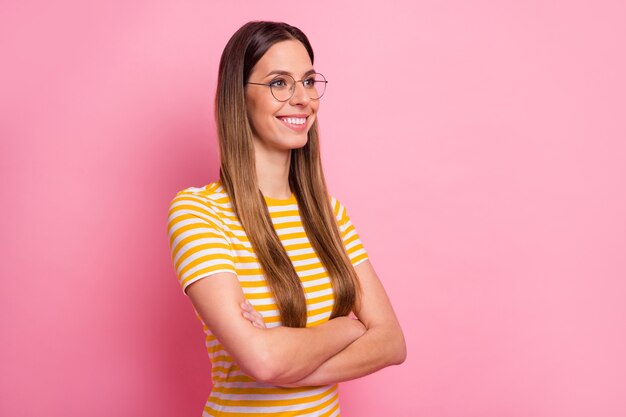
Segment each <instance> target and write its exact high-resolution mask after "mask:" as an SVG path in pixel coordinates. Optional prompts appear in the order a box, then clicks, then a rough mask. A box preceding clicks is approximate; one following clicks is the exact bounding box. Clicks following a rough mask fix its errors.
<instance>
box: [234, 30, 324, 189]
mask: <svg viewBox="0 0 626 417" xmlns="http://www.w3.org/2000/svg"><path fill="white" fill-rule="evenodd" d="M312 69H314V68H313V64H312V63H311V59H310V58H309V55H308V53H307V52H306V49H305V48H304V45H302V43H300V42H299V41H295V40H289V41H283V42H278V43H276V44H274V45H272V47H271V48H269V49H268V50H267V52H266V53H265V55H263V57H261V59H260V60H259V61H258V62H257V64H256V65H255V66H254V68H253V69H252V72H251V73H250V77H249V79H248V80H249V81H251V82H257V83H269V82H270V81H271V80H272V79H273V78H274V77H275V76H276V74H272V75H267V74H268V73H269V72H271V71H274V70H284V71H288V72H290V73H291V75H292V76H293V77H294V79H295V80H301V79H303V78H304V74H305V73H306V72H307V71H309V70H312ZM245 94H246V105H247V108H248V118H249V119H250V121H251V122H252V132H253V138H254V152H255V162H256V172H257V178H258V181H259V188H260V189H261V192H262V193H263V195H265V196H267V197H271V198H278V199H286V198H289V197H290V196H291V190H290V189H289V181H288V179H289V164H290V158H291V149H297V148H301V147H303V146H304V145H306V142H307V139H308V138H307V133H308V129H306V130H303V131H302V132H296V131H294V130H292V129H290V128H289V127H287V126H285V125H284V124H283V122H281V121H280V120H279V119H277V118H276V116H280V115H290V114H307V115H309V116H308V117H307V121H306V124H307V127H308V128H310V127H311V126H312V125H313V122H314V121H315V119H316V117H317V111H318V109H319V105H320V101H319V100H311V99H310V98H309V95H308V94H307V92H306V91H305V89H304V86H303V85H302V83H296V87H295V91H294V94H293V97H291V99H290V100H288V101H286V102H280V101H278V100H276V99H274V97H273V96H272V94H271V92H270V88H269V87H265V86H260V85H253V84H248V85H246V91H245Z"/></svg>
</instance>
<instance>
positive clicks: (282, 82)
mask: <svg viewBox="0 0 626 417" xmlns="http://www.w3.org/2000/svg"><path fill="white" fill-rule="evenodd" d="M295 83H296V80H294V79H293V77H292V76H291V75H279V76H277V77H274V78H273V79H272V81H270V88H271V89H272V94H273V95H274V98H276V100H278V101H287V100H289V99H290V98H291V95H292V93H293V86H294V85H295Z"/></svg>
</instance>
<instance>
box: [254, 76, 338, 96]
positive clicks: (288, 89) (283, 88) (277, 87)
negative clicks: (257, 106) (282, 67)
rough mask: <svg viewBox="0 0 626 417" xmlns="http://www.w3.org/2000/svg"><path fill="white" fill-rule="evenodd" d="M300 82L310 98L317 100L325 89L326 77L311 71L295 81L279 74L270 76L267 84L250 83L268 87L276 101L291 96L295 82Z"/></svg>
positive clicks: (290, 77) (294, 89)
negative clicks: (270, 79)
mask: <svg viewBox="0 0 626 417" xmlns="http://www.w3.org/2000/svg"><path fill="white" fill-rule="evenodd" d="M297 82H298V83H302V85H303V86H304V90H305V91H306V92H307V94H308V95H309V98H310V99H311V100H319V99H320V97H322V96H323V95H324V91H326V84H327V83H328V81H326V78H324V76H323V75H322V74H320V73H313V74H310V75H308V76H307V77H306V78H305V79H303V80H298V81H296V80H295V79H294V78H293V77H292V76H291V75H288V74H281V75H277V76H276V77H274V78H272V81H270V82H269V83H267V84H263V83H251V82H248V83H247V84H254V85H264V86H266V87H269V88H270V91H271V92H272V95H273V96H274V98H275V99H276V100H278V101H287V100H289V99H290V98H291V97H293V93H294V92H295V91H296V83H297Z"/></svg>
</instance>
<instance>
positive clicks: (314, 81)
mask: <svg viewBox="0 0 626 417" xmlns="http://www.w3.org/2000/svg"><path fill="white" fill-rule="evenodd" d="M302 84H303V85H304V88H305V89H306V91H307V92H308V93H309V97H311V98H312V99H313V100H317V99H318V98H320V97H322V96H323V95H324V91H326V78H324V76H323V75H322V74H311V75H309V76H308V77H306V78H305V79H304V80H303V81H302Z"/></svg>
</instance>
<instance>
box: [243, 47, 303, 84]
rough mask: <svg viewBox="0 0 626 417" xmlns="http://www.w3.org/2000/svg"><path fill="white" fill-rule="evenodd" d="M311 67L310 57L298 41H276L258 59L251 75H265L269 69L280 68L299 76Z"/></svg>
mask: <svg viewBox="0 0 626 417" xmlns="http://www.w3.org/2000/svg"><path fill="white" fill-rule="evenodd" d="M311 69H313V64H312V63H311V58H309V54H308V53H307V50H306V48H305V47H304V45H303V44H302V43H301V42H300V41H296V40H288V41H281V42H277V43H275V44H274V45H272V46H271V47H270V48H269V49H268V50H267V52H265V54H264V55H263V56H262V57H261V59H259V61H258V62H257V63H256V65H255V66H254V68H253V70H252V75H255V76H260V77H265V76H267V74H268V73H269V72H271V71H276V70H281V71H287V72H289V73H291V75H293V76H300V75H302V74H304V73H306V72H307V71H309V70H311Z"/></svg>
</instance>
